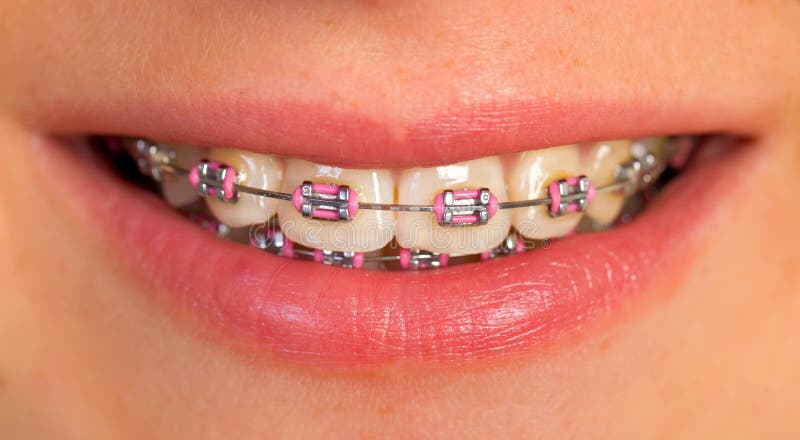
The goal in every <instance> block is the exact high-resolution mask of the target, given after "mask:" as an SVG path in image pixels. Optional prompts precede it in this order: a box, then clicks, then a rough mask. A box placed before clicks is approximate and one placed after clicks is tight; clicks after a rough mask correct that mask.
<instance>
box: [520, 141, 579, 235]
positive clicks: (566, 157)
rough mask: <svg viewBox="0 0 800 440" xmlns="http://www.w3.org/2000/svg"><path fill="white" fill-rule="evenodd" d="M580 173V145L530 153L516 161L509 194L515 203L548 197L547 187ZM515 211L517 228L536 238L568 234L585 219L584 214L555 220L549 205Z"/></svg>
mask: <svg viewBox="0 0 800 440" xmlns="http://www.w3.org/2000/svg"><path fill="white" fill-rule="evenodd" d="M580 174H581V173H580V153H579V150H578V146H577V145H565V146H562V147H554V148H547V149H542V150H535V151H526V152H524V153H520V154H519V155H517V156H516V157H515V158H514V163H513V165H512V167H511V172H510V173H509V177H508V187H509V191H508V195H509V197H510V199H511V200H512V201H517V200H531V199H542V198H547V187H548V186H549V185H550V183H551V182H553V181H555V180H558V179H563V178H567V177H576V176H578V175H580ZM590 205H591V204H590ZM512 211H513V214H512V224H513V225H514V228H516V230H517V231H519V233H520V234H522V235H524V236H525V237H528V238H532V239H545V238H556V237H561V236H564V235H567V234H569V233H570V232H571V231H572V230H573V229H574V228H575V226H577V224H578V222H580V220H581V218H582V217H583V213H582V212H571V213H568V214H565V215H563V216H561V217H551V216H550V214H549V213H548V211H547V206H532V207H529V208H517V209H514V210H512Z"/></svg>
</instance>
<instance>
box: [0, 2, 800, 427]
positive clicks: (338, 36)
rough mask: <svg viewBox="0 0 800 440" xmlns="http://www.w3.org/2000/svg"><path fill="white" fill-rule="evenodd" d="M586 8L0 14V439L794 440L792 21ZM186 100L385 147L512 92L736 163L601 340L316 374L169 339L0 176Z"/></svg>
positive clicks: (53, 205)
mask: <svg viewBox="0 0 800 440" xmlns="http://www.w3.org/2000/svg"><path fill="white" fill-rule="evenodd" d="M589 3H591V4H589ZM589 3H587V4H580V5H579V4H571V3H567V2H557V1H551V2H529V3H526V2H521V1H514V0H504V1H502V2H498V1H495V2H492V3H491V5H489V4H488V2H487V4H478V3H475V4H469V5H465V6H463V7H462V6H459V7H458V8H454V7H452V6H449V7H448V6H444V5H445V3H444V2H434V1H429V2H423V1H420V2H376V1H374V2H356V1H349V2H347V1H340V2H325V4H324V5H323V4H316V3H304V2H286V3H280V2H277V1H276V2H220V1H216V2H190V1H185V0H180V1H171V2H161V1H155V0H137V1H131V2H124V3H123V2H119V3H112V2H102V3H99V4H97V5H92V6H88V5H87V4H86V3H85V2H78V1H74V0H73V1H63V0H62V1H58V2H56V1H46V0H34V1H29V2H24V3H20V2H16V1H0V143H2V147H0V159H1V160H2V162H3V163H4V164H6V166H5V167H4V172H3V173H0V206H2V207H3V208H2V209H0V243H3V246H0V280H2V281H0V286H1V287H0V437H3V438H53V437H59V438H178V437H185V438H251V437H252V438H264V437H265V436H270V437H272V438H282V437H289V438H298V437H304V438H310V437H322V436H325V437H330V436H331V435H334V436H335V437H345V438H352V437H357V438H373V437H394V438H420V437H423V436H427V437H450V436H458V438H472V437H476V438H481V437H483V438H485V437H487V436H490V435H491V436H493V437H499V438H507V437H509V436H513V437H523V438H526V437H527V438H529V437H536V438H583V437H593V438H598V437H599V438H614V437H618V438H651V437H658V438H676V437H681V438H685V437H705V438H708V437H716V438H726V437H737V438H738V437H745V438H756V437H760V438H767V437H768V438H789V437H796V436H797V435H798V434H800V420H798V419H797V417H794V416H793V415H795V414H797V413H798V411H800V399H798V397H797V396H800V380H798V379H800V377H798V371H800V339H798V338H797V336H796V335H798V334H800V281H799V280H798V274H799V273H800V250H799V249H798V247H797V243H800V232H798V228H797V225H798V224H800V205H798V204H797V203H796V201H797V194H796V186H795V185H793V182H791V181H790V178H791V176H796V175H798V174H800V160H798V159H799V158H798V151H800V124H798V122H797V121H800V58H798V57H797V56H795V55H796V54H797V53H799V52H800V50H798V49H800V47H798V42H800V26H797V24H798V23H800V3H798V2H796V1H774V2H754V1H751V2H733V1H731V2H726V1H715V2H712V3H709V2H708V1H691V2H690V1H686V2H682V3H680V5H676V4H673V3H668V2H663V3H657V2H616V1H614V2H611V1H609V2H602V1H598V2H589ZM123 4H124V6H123ZM223 5H224V7H223ZM459 5H460V3H459ZM145 55H146V56H145ZM532 66H533V67H532ZM386 78H391V80H387V79H386ZM620 79H623V80H620ZM266 84H268V85H269V86H266ZM197 89H200V90H204V89H214V90H217V91H219V92H220V93H221V94H234V93H239V92H241V91H248V92H252V93H255V94H257V95H258V96H259V97H262V98H264V99H265V100H270V99H275V97H278V96H287V95H289V96H293V97H295V98H303V97H309V96H310V97H320V98H321V99H324V100H326V101H329V102H332V103H335V105H337V106H339V107H341V108H344V109H348V110H353V111H358V112H359V113H362V114H365V115H369V116H370V117H371V118H373V119H374V120H375V121H378V122H379V123H381V124H385V125H386V126H388V127H390V128H391V130H393V132H394V133H398V134H402V133H403V132H404V131H405V130H406V129H407V128H408V127H409V125H411V124H413V123H414V122H416V121H417V120H418V119H419V118H420V115H434V114H439V113H441V112H443V111H446V110H447V109H449V108H452V106H453V105H454V103H460V104H465V103H467V104H469V103H477V102H481V101H482V100H483V99H484V98H486V97H487V96H488V97H491V98H493V99H497V98H498V97H499V98H506V99H511V98H513V97H516V96H518V95H520V96H531V95H532V91H536V92H537V93H539V94H540V96H548V97H556V96H562V97H564V99H567V100H569V99H598V100H605V99H612V98H613V99H615V100H616V101H617V102H620V103H621V105H626V106H635V105H637V104H641V103H645V102H647V103H662V102H670V100H673V101H679V102H683V103H690V104H691V103H698V102H704V101H710V102H713V103H719V104H720V105H719V106H715V107H714V110H713V111H715V112H717V113H718V114H721V115H722V116H721V117H720V119H721V120H723V121H726V122H728V123H727V124H724V126H722V127H719V128H723V129H727V130H730V131H737V132H741V133H744V134H747V135H749V136H750V137H751V138H753V139H754V141H755V144H756V145H755V146H754V148H751V149H749V150H748V151H746V152H745V153H743V154H742V155H741V156H740V157H737V158H736V159H735V160H734V161H732V165H731V172H730V179H731V182H732V185H731V188H732V189H731V191H730V192H729V193H728V194H726V196H725V197H724V198H723V200H721V201H720V203H719V204H718V205H717V206H716V208H717V211H716V212H715V213H714V215H713V218H712V221H711V226H712V227H710V228H709V230H708V232H707V234H705V235H704V237H703V240H702V242H701V243H693V244H692V245H693V246H694V247H693V252H692V253H691V258H690V259H689V260H687V261H685V262H682V263H681V264H680V265H679V266H680V267H675V268H674V272H669V273H667V274H666V275H663V276H660V277H657V279H655V280H653V281H652V282H651V283H649V284H648V286H647V288H646V289H645V291H644V292H642V295H641V296H640V297H639V298H637V301H634V302H632V303H631V304H630V306H628V307H626V308H625V310H623V311H622V313H620V314H618V315H616V316H615V317H614V318H613V319H609V320H599V321H597V322H594V323H591V324H590V325H588V327H589V328H588V329H587V330H588V331H586V332H582V334H581V335H580V336H576V337H565V338H564V339H563V340H562V341H559V343H557V344H554V345H553V346H548V347H544V348H541V349H539V350H536V351H535V352H533V353H530V354H528V355H525V356H521V357H515V358H513V359H504V360H501V361H497V362H492V363H481V364H465V365H457V366H441V365H430V364H422V365H416V364H410V363H409V364H408V365H407V364H397V365H390V366H386V367H382V368H375V369H370V370H367V371H354V372H353V371H351V372H337V371H324V370H316V369H310V368H304V367H302V366H297V365H291V364H286V363H284V362H281V361H278V360H271V359H270V358H269V356H262V355H260V354H254V353H253V352H252V351H251V350H249V349H248V347H245V346H238V345H237V343H236V342H235V341H224V343H221V342H220V341H219V340H218V339H217V338H215V336H214V334H213V331H212V330H211V329H207V328H204V327H203V326H202V324H199V325H198V323H197V322H193V321H192V320H191V318H189V317H178V319H176V316H175V315H174V314H170V313H168V312H167V311H166V310H164V308H163V307H161V306H160V304H156V303H154V302H153V301H151V300H150V297H149V296H147V295H143V294H142V292H141V291H142V290H143V289H144V288H145V287H144V286H143V282H142V281H141V280H137V279H136V278H135V277H134V276H133V275H132V274H131V273H129V271H127V270H126V269H125V268H123V267H122V266H121V265H120V264H119V263H118V262H117V261H116V260H115V258H114V257H113V250H112V248H113V247H112V246H110V245H109V244H108V243H107V242H106V240H108V239H109V237H98V236H97V235H96V234H94V231H93V228H92V226H91V224H88V223H87V222H85V221H83V220H82V219H81V216H80V215H79V213H76V207H75V206H74V205H71V204H70V202H69V200H64V199H59V198H55V197H52V196H50V195H49V194H48V188H53V187H54V186H55V185H61V184H64V183H63V182H56V181H54V179H53V178H51V177H49V176H47V175H45V174H43V173H41V172H37V171H36V170H37V169H38V168H36V167H28V166H24V165H23V166H14V167H9V166H8V164H15V165H18V164H29V163H34V162H35V161H46V160H49V159H54V158H55V159H57V158H58V155H54V156H53V157H50V158H49V157H41V156H37V155H36V152H37V151H39V150H37V148H36V147H35V145H34V144H35V142H34V141H32V139H33V138H34V136H39V135H43V134H51V133H68V132H82V131H85V130H86V128H87V127H88V126H89V125H90V124H87V123H86V122H85V121H77V120H72V119H70V117H69V114H70V106H76V107H77V106H80V105H81V104H82V103H91V104H92V105H98V106H100V107H102V106H104V105H106V104H103V103H104V102H107V101H106V98H107V97H113V99H109V100H108V101H114V102H118V101H119V100H122V99H125V97H130V96H137V97H140V98H144V99H153V100H155V101H157V102H159V100H160V99H162V100H163V98H162V97H163V96H164V95H166V96H168V97H180V96H181V95H182V94H186V93H190V92H191V91H192V90H197ZM98 103H99V104H98ZM108 105H109V107H110V106H111V105H110V104H108ZM114 107H116V105H114ZM111 110H112V111H114V112H117V113H120V114H124V112H120V110H119V108H114V109H111ZM92 128H98V127H92ZM106 128H107V129H108V131H109V132H112V133H113V132H116V131H115V129H116V128H119V127H106ZM677 128H679V127H677ZM660 134H668V133H660ZM66 184H68V183H66ZM763 188H768V189H769V190H768V192H767V194H766V195H765V192H764V189H763ZM98 203H100V201H98ZM676 245H684V244H681V243H678V244H676ZM685 245H687V246H688V245H689V244H685Z"/></svg>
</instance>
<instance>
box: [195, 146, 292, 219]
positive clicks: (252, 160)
mask: <svg viewBox="0 0 800 440" xmlns="http://www.w3.org/2000/svg"><path fill="white" fill-rule="evenodd" d="M208 159H209V160H212V161H216V162H221V163H225V164H228V165H230V166H232V167H234V168H235V169H236V171H237V183H238V184H240V185H244V186H250V187H254V188H260V189H265V190H271V191H278V190H279V189H280V187H281V182H282V181H283V174H284V173H283V169H284V165H283V161H281V160H280V159H278V158H276V157H274V156H270V155H266V154H258V153H252V152H248V151H242V150H234V149H229V148H214V149H212V150H211V152H210V153H209V156H208ZM277 202H278V201H277V200H275V199H271V198H267V197H258V196H254V195H252V194H244V193H240V194H239V200H238V201H236V203H228V202H224V201H220V200H217V199H216V198H214V197H206V203H208V208H209V209H210V210H211V212H212V213H214V215H215V216H216V217H217V219H218V220H219V221H221V222H222V223H224V224H226V225H228V226H230V227H234V228H238V227H242V226H247V225H252V224H255V223H261V222H264V221H267V220H269V219H270V218H271V217H272V216H273V215H274V214H275V208H276V204H277Z"/></svg>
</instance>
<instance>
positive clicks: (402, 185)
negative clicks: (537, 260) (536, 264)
mask: <svg viewBox="0 0 800 440" xmlns="http://www.w3.org/2000/svg"><path fill="white" fill-rule="evenodd" d="M480 188H489V190H491V191H492V193H493V194H494V196H495V197H497V200H498V201H499V202H504V201H507V200H508V197H507V195H506V190H505V181H504V179H503V165H502V163H501V161H500V158H498V157H496V156H493V157H487V158H483V159H477V160H471V161H468V162H462V163H458V164H454V165H447V166H440V167H434V168H412V169H408V170H404V171H403V172H402V173H401V175H400V178H399V181H398V188H397V190H398V193H397V198H398V203H400V204H413V205H430V204H432V203H433V201H434V198H435V197H436V195H437V194H439V193H441V192H442V191H444V190H446V189H453V190H461V189H480ZM510 227H511V220H510V214H509V212H508V211H505V210H498V211H497V213H495V215H494V217H492V219H491V220H489V223H488V224H486V225H482V226H461V227H447V226H439V224H438V223H437V221H436V218H435V217H434V216H433V214H432V213H430V212H423V213H414V212H399V213H398V214H397V242H398V243H399V244H400V246H402V247H405V248H415V249H422V250H427V251H432V252H440V253H447V254H477V253H480V252H483V251H485V250H488V249H491V248H493V247H495V246H497V245H498V244H499V243H500V242H501V241H503V239H505V238H506V236H507V235H508V231H509V229H510Z"/></svg>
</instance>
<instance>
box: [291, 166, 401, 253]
mask: <svg viewBox="0 0 800 440" xmlns="http://www.w3.org/2000/svg"><path fill="white" fill-rule="evenodd" d="M306 180H309V181H312V182H314V183H321V184H335V185H347V186H349V187H350V189H352V190H355V191H356V193H357V194H358V201H359V202H370V203H389V204H391V203H394V179H393V178H392V173H391V172H390V171H389V170H354V169H344V168H338V167H331V166H327V165H319V164H315V163H312V162H308V161H305V160H300V159H288V160H287V161H286V178H285V179H284V181H283V185H282V187H281V191H282V192H285V193H289V194H291V193H293V192H294V191H295V189H297V187H298V186H300V185H301V184H302V183H303V181H306ZM278 221H279V222H280V227H281V231H283V233H284V234H286V236H287V237H288V238H289V239H290V240H292V241H294V242H296V243H300V244H302V245H304V246H308V247H310V248H314V249H325V250H331V251H354V252H369V251H373V250H376V249H380V248H382V247H384V246H386V244H387V243H389V241H391V240H392V237H394V228H395V216H394V213H393V212H390V211H375V210H367V209H361V210H359V211H358V213H357V214H356V216H355V218H353V219H352V220H351V221H349V222H336V221H330V220H320V219H311V218H304V217H303V216H302V215H301V214H300V213H299V212H298V211H297V209H296V208H295V207H294V205H293V204H292V202H281V204H280V205H278Z"/></svg>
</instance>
